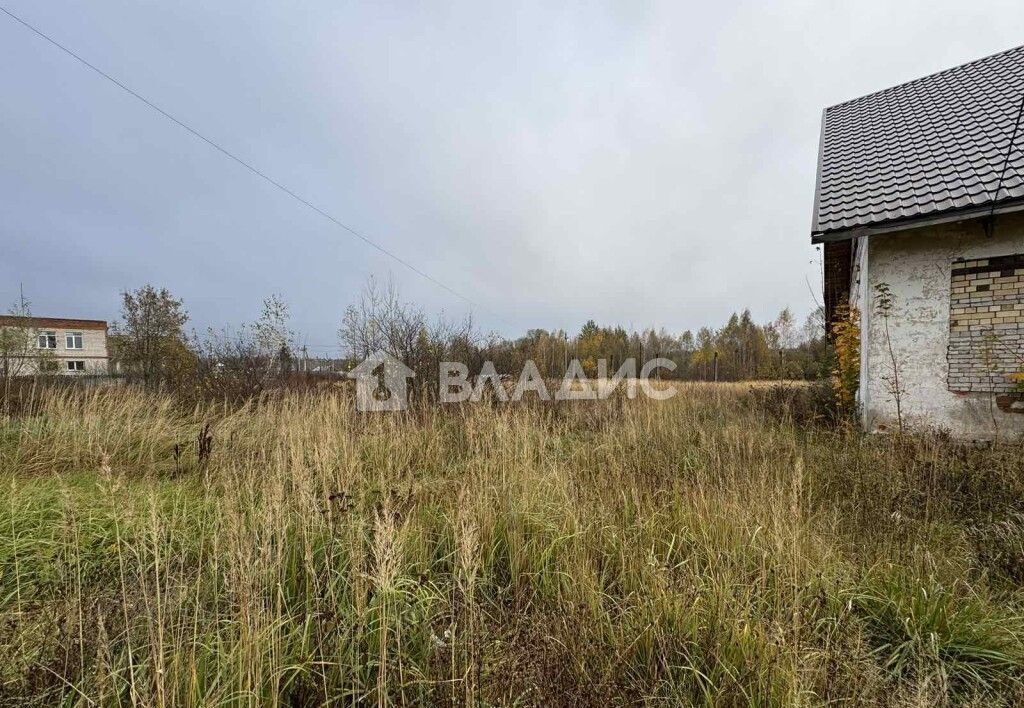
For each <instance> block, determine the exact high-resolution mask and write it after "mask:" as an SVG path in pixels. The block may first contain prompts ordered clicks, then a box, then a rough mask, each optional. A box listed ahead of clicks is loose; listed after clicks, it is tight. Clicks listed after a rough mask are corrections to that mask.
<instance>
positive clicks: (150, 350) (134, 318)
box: [113, 285, 193, 385]
mask: <svg viewBox="0 0 1024 708" xmlns="http://www.w3.org/2000/svg"><path fill="white" fill-rule="evenodd" d="M186 322H188V313H187V312H186V311H185V309H184V307H183V306H182V301H181V300H178V299H175V298H174V297H172V296H171V293H170V292H169V291H168V290H167V289H166V288H160V289H157V288H155V287H153V286H152V285H144V286H143V287H141V288H139V289H138V290H134V291H125V292H124V293H122V294H121V319H120V321H119V322H117V323H115V325H114V328H113V329H114V335H115V336H114V338H113V342H114V344H115V348H116V351H115V355H116V358H117V359H118V361H119V362H120V363H121V364H122V365H123V366H124V367H125V369H126V372H127V373H128V374H129V375H130V376H138V377H139V378H140V379H141V380H142V381H143V382H144V383H145V384H146V385H156V384H159V383H161V382H163V381H166V380H168V379H170V378H174V377H177V376H179V375H181V373H182V371H183V369H185V368H187V367H188V366H190V365H191V362H192V359H193V355H192V352H191V350H190V349H189V347H188V345H187V344H186V339H185V332H184V327H185V323H186Z"/></svg>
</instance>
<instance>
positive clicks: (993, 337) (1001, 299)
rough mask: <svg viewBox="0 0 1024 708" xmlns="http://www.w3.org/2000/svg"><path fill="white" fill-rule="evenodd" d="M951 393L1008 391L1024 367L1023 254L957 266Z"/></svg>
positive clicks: (951, 333) (952, 294)
mask: <svg viewBox="0 0 1024 708" xmlns="http://www.w3.org/2000/svg"><path fill="white" fill-rule="evenodd" d="M951 286H952V289H951V292H950V310H949V350H948V352H947V358H948V360H949V389H950V390H951V391H966V392H982V393H990V392H994V393H1009V392H1011V391H1013V390H1014V389H1015V386H1016V383H1015V382H1014V381H1013V380H1012V379H1011V378H1010V376H1011V375H1012V374H1014V373H1017V372H1019V371H1021V369H1024V254H1017V255H1011V256H1000V257H998V258H980V259H974V260H957V261H954V262H953V270H952V282H951Z"/></svg>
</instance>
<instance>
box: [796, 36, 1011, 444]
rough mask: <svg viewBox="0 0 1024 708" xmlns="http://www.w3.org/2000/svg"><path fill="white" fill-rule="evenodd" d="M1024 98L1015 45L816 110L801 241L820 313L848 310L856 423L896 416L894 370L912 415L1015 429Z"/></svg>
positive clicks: (909, 418)
mask: <svg viewBox="0 0 1024 708" xmlns="http://www.w3.org/2000/svg"><path fill="white" fill-rule="evenodd" d="M1022 109H1024V47H1018V48H1015V49H1010V50H1008V51H1005V52H1002V53H1000V54H996V55H993V56H990V57H986V58H984V59H979V60H977V61H974V62H971V63H968V64H964V65H963V66H959V67H956V68H953V69H948V70H946V71H942V72H939V73H937V74H933V75H931V76H926V77H924V78H921V79H917V80H915V81H911V82H909V83H905V84H901V85H899V86H895V87H893V88H889V89H886V90H884V91H880V92H877V93H873V94H870V95H867V96H864V97H861V98H857V99H854V100H852V101H847V102H845V103H841V104H838V105H835V106H831V107H829V108H826V109H825V111H824V113H823V116H822V128H821V143H820V149H819V159H818V178H817V188H816V193H815V204H814V217H813V225H812V229H811V231H812V234H811V238H812V241H813V242H814V243H822V244H824V264H825V273H824V276H825V277H824V290H825V292H824V296H825V307H826V314H827V316H828V318H829V320H830V321H831V320H832V319H833V318H834V317H835V316H836V310H837V308H838V307H839V306H840V305H841V304H842V303H844V302H848V303H849V304H850V305H851V306H853V307H855V308H857V309H858V310H859V311H860V315H861V352H860V371H861V376H860V390H859V392H858V398H859V402H860V408H861V415H862V417H863V419H862V422H863V425H864V427H865V428H866V429H868V430H884V429H886V428H892V427H894V426H895V424H896V422H897V421H896V419H897V415H896V403H895V396H894V394H893V386H892V380H893V372H894V370H895V371H896V373H897V374H898V376H899V378H900V388H901V389H903V390H904V393H903V394H902V395H901V410H902V414H903V418H904V422H905V423H907V424H909V425H911V426H919V427H923V426H934V427H940V428H944V429H946V430H948V431H950V432H951V433H953V434H954V435H955V436H957V437H960V438H965V439H991V438H993V437H996V436H1013V435H1020V434H1024V396H1022V395H1021V394H1020V393H1019V384H1018V382H1017V380H1016V377H1017V376H1018V375H1019V374H1020V372H1022V371H1024V125H1022V121H1021V112H1022ZM880 285H887V286H888V288H889V289H890V291H891V292H892V295H893V306H892V309H891V311H890V314H889V317H888V318H886V317H884V316H883V313H882V312H881V311H880V310H879V308H878V301H877V294H878V290H879V286H880ZM890 346H891V352H890ZM893 358H895V359H896V365H895V366H894V365H893Z"/></svg>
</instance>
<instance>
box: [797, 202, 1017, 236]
mask: <svg viewBox="0 0 1024 708" xmlns="http://www.w3.org/2000/svg"><path fill="white" fill-rule="evenodd" d="M1018 211H1024V197H1020V198H1017V199H1008V200H1005V201H1003V202H1000V203H999V204H996V205H995V207H994V208H993V207H992V205H989V204H986V205H982V206H971V207H963V208H961V209H950V210H948V211H943V212H940V213H932V214H925V215H923V216H915V217H911V218H908V219H894V220H890V221H879V222H877V223H874V224H863V225H858V226H854V227H851V228H848V229H836V230H833V231H812V232H811V243H830V242H833V241H847V240H849V239H852V238H857V237H858V236H874V235H877V234H888V233H893V232H896V231H910V230H913V229H921V228H925V227H927V226H938V225H940V224H950V223H954V222H957V221H969V220H971V219H982V218H985V217H986V216H989V215H996V214H1011V213H1014V212H1018Z"/></svg>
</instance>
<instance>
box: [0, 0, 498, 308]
mask: <svg viewBox="0 0 1024 708" xmlns="http://www.w3.org/2000/svg"><path fill="white" fill-rule="evenodd" d="M0 12H3V13H4V14H5V15H7V16H8V17H10V18H11V19H12V20H14V21H15V22H17V23H18V24H20V25H22V26H23V27H25V28H26V29H28V30H30V31H31V32H33V33H35V34H36V35H37V36H39V37H41V38H42V39H44V40H46V41H47V42H49V43H50V44H52V45H53V46H55V47H56V48H57V49H59V50H61V51H62V52H64V53H65V54H67V55H68V56H70V57H72V58H74V59H75V60H76V61H78V62H79V63H81V64H82V65H84V66H86V67H88V68H89V69H92V70H93V71H94V72H96V73H97V74H99V75H100V76H102V77H103V78H104V79H106V80H107V81H109V82H111V83H112V84H114V85H115V86H117V87H118V88H120V89H122V90H123V91H125V92H126V93H128V94H129V95H131V96H133V97H134V98H136V99H138V100H139V101H141V102H142V103H144V104H145V105H147V106H149V107H150V108H152V109H153V110H154V111H156V112H157V113H159V114H160V115H162V116H163V117H164V118H166V119H168V120H169V121H171V122H172V123H175V124H176V125H178V126H179V127H180V128H182V129H183V130H185V131H187V132H189V133H190V134H192V135H193V136H194V137H196V138H198V139H199V140H202V141H203V142H204V143H206V144H207V145H209V146H210V147H212V148H213V149H215V150H217V151H218V152H220V153H222V154H223V155H225V156H226V157H229V158H230V159H232V160H234V161H235V162H237V163H238V164H239V165H241V166H242V167H244V168H245V169H247V170H249V171H250V172H252V173H253V174H254V175H256V176H257V177H259V178H260V179H262V180H264V181H266V182H268V183H269V184H271V185H273V186H274V187H277V188H278V189H279V190H281V191H282V192H284V193H285V194H287V195H288V196H290V197H292V198H293V199H295V200H296V201H298V202H300V203H301V204H303V205H305V206H306V207H308V208H310V209H312V210H313V211H315V212H316V213H317V214H319V215H320V216H322V217H324V218H325V219H327V220H329V221H331V222H333V223H334V224H335V225H336V226H340V227H341V228H342V229H344V230H345V231H347V232H349V233H350V234H352V235H353V236H355V237H356V238H358V239H359V240H361V241H363V242H364V243H366V244H367V245H369V246H372V247H373V248H375V249H377V250H378V251H380V252H381V253H383V254H384V255H386V256H388V257H389V258H391V259H393V260H395V261H396V262H398V263H400V264H402V265H403V266H405V267H406V268H408V269H409V270H411V271H412V272H413V273H415V274H416V275H418V276H420V277H421V278H424V279H426V280H428V281H430V282H431V283H433V284H434V285H436V286H438V287H439V288H442V289H444V290H446V291H448V292H449V293H451V294H452V295H454V296H455V297H457V298H459V299H460V300H464V301H465V302H467V303H469V304H470V305H473V306H474V307H478V308H480V309H481V310H484V308H483V307H481V306H480V305H478V304H477V303H475V302H474V301H473V300H471V299H469V298H468V297H466V296H465V295H463V294H462V293H460V292H459V291H457V290H455V289H454V288H451V287H449V286H447V285H445V284H444V283H442V282H441V281H440V280H438V279H437V278H435V277H433V276H432V275H430V274H428V273H425V272H423V271H422V270H420V269H419V268H417V267H416V266H414V265H413V264H412V263H410V262H408V261H407V260H405V259H404V258H402V257H400V256H398V255H397V254H395V253H393V252H391V251H390V250H388V249H387V248H385V247H384V246H381V245H380V244H379V243H377V242H375V241H373V240H371V239H369V238H367V237H366V236H364V235H363V234H361V233H359V232H358V231H356V230H355V229H354V228H352V227H351V226H349V225H347V224H345V223H343V222H341V221H339V220H338V219H336V218H335V217H334V216H332V215H331V214H329V213H328V212H326V211H324V210H323V209H321V208H320V207H318V206H316V205H315V204H313V203H311V202H310V201H309V200H307V199H305V198H303V197H301V196H299V195H298V194H296V193H295V192H293V191H292V190H291V189H289V188H288V187H286V186H284V185H283V184H281V183H280V182H278V181H276V180H274V179H273V178H271V177H269V176H268V175H267V174H266V173H264V172H262V171H261V170H259V169H258V168H256V167H254V166H253V165H252V164H250V163H248V162H246V161H245V160H243V159H242V158H240V157H238V156H237V155H235V154H234V153H232V152H231V151H229V150H227V149H226V148H224V147H222V146H221V145H219V144H218V143H216V142H214V141H213V140H211V139H210V138H207V137H206V136H205V135H203V134H202V133H200V132H199V131H197V130H196V129H195V128H192V127H191V126H189V125H188V124H186V123H184V122H182V121H181V120H179V119H177V118H175V117H174V116H173V115H171V114H170V113H168V112H167V111H165V110H164V109H163V108H160V106H158V105H156V104H155V103H153V102H152V101H150V100H149V99H148V98H146V97H145V96H143V95H141V94H139V93H137V92H136V91H134V90H133V89H131V88H129V87H128V86H126V85H125V84H124V83H122V82H121V81H119V80H118V79H116V78H114V77H113V76H111V75H110V74H108V73H107V72H105V71H103V69H100V68H99V67H97V66H96V65H95V64H92V63H90V62H89V61H87V60H86V59H85V58H83V57H82V56H80V55H79V54H76V53H75V52H74V51H72V50H71V49H69V48H68V47H66V46H64V45H63V44H61V43H60V42H58V41H57V40H55V39H53V38H52V37H50V36H49V35H48V34H46V33H44V32H43V31H42V30H40V29H38V28H36V27H34V26H33V25H31V24H29V23H28V22H26V21H25V20H23V19H21V18H20V17H18V16H17V15H15V14H14V13H13V12H11V11H10V10H8V9H7V8H5V7H3V6H0ZM485 311H486V310H485Z"/></svg>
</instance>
